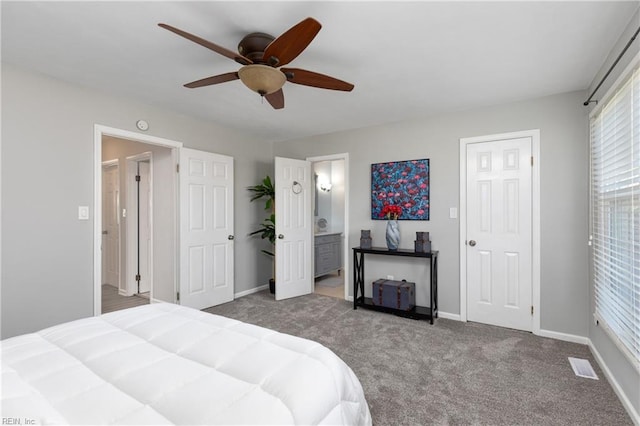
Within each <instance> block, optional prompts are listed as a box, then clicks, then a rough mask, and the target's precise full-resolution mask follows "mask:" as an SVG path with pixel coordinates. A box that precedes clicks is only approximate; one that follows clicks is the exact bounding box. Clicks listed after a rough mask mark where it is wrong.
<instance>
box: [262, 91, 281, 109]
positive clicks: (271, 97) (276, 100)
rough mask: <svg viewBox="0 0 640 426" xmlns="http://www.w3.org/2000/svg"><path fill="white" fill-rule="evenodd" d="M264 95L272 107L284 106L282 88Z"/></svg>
mask: <svg viewBox="0 0 640 426" xmlns="http://www.w3.org/2000/svg"><path fill="white" fill-rule="evenodd" d="M264 97H265V98H266V99H267V102H269V103H270V104H271V106H272V107H273V108H274V109H282V108H284V93H283V92H282V89H280V90H278V91H276V92H273V93H270V94H268V95H264Z"/></svg>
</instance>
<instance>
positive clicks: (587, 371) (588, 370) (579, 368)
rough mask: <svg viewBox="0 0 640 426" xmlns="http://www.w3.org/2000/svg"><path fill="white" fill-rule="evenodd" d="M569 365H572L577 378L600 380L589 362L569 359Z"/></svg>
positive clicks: (580, 359)
mask: <svg viewBox="0 0 640 426" xmlns="http://www.w3.org/2000/svg"><path fill="white" fill-rule="evenodd" d="M569 363H570V364H571V368H573V372H574V373H575V374H576V376H578V377H585V378H587V379H593V380H598V376H597V375H596V372H595V371H593V367H591V363H590V362H589V360H587V359H582V358H571V357H569Z"/></svg>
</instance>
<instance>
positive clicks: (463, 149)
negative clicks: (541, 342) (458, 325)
mask: <svg viewBox="0 0 640 426" xmlns="http://www.w3.org/2000/svg"><path fill="white" fill-rule="evenodd" d="M517 138H531V155H532V156H533V166H532V168H531V275H532V276H531V290H532V292H533V294H532V303H533V307H534V310H533V323H532V332H533V334H540V129H532V130H523V131H519V132H510V133H499V134H495V135H485V136H475V137H468V138H460V221H459V227H460V228H459V229H460V242H459V248H460V249H459V251H460V321H464V322H466V321H467V250H466V242H467V233H466V224H467V145H469V144H472V143H480V142H493V141H498V140H506V139H517Z"/></svg>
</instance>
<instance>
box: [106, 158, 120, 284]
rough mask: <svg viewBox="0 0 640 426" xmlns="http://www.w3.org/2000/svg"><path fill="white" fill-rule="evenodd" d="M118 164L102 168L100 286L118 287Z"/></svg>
mask: <svg viewBox="0 0 640 426" xmlns="http://www.w3.org/2000/svg"><path fill="white" fill-rule="evenodd" d="M119 170H120V169H119V167H118V164H117V163H115V164H108V165H104V166H103V167H102V284H109V285H112V286H114V287H116V288H119V287H120V216H119V214H118V210H119V206H120V190H119V181H120V179H119Z"/></svg>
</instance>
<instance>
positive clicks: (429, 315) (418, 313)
mask: <svg viewBox="0 0 640 426" xmlns="http://www.w3.org/2000/svg"><path fill="white" fill-rule="evenodd" d="M365 254H378V255H383V256H403V257H421V258H425V259H429V295H430V297H429V306H428V307H425V306H415V307H414V308H413V309H411V310H409V311H402V310H399V309H393V308H386V307H384V306H378V305H374V304H373V302H372V300H371V298H370V297H364V255H365ZM419 288H420V286H419V284H418V282H416V295H417V293H418V292H419ZM358 293H360V295H358ZM358 307H362V308H366V309H372V310H375V311H381V312H387V313H391V314H394V315H398V316H402V317H407V318H413V319H428V320H430V322H431V324H433V319H434V318H438V252H437V251H432V252H430V253H416V252H415V251H413V250H406V249H398V250H395V251H392V250H389V249H386V248H383V247H373V248H370V249H364V248H360V247H354V248H353V309H358Z"/></svg>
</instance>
